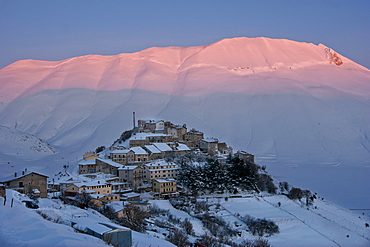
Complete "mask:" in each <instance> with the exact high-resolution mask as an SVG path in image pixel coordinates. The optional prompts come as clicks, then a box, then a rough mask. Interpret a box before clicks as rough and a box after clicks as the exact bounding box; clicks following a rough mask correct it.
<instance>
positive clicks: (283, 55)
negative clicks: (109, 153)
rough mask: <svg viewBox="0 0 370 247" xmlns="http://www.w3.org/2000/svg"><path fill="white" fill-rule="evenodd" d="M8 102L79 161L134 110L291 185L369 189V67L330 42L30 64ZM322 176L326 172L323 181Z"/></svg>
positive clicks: (18, 72)
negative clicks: (191, 131) (247, 157)
mask: <svg viewBox="0 0 370 247" xmlns="http://www.w3.org/2000/svg"><path fill="white" fill-rule="evenodd" d="M0 101H1V102H2V103H0V124H1V125H3V126H7V127H9V128H12V129H16V130H18V131H22V132H25V133H29V134H32V135H34V136H36V137H38V138H41V139H42V140H45V141H47V142H48V143H50V144H52V145H54V146H55V147H56V148H57V149H58V150H61V152H62V153H63V150H64V154H65V153H67V152H69V153H73V154H72V155H71V157H73V158H74V157H76V156H78V155H81V153H82V152H84V151H87V150H92V149H95V148H96V147H98V146H101V145H109V144H111V143H112V141H113V140H115V139H116V138H117V137H118V136H119V135H120V133H121V132H122V131H124V130H127V129H130V128H131V127H132V118H131V116H132V112H133V111H135V112H136V115H137V116H138V118H155V119H165V120H171V121H172V122H174V123H178V124H183V123H186V124H187V125H188V126H189V127H190V128H192V127H194V128H196V129H199V130H202V131H204V132H205V135H206V136H209V137H211V136H214V137H218V138H219V139H220V140H222V141H226V142H227V143H228V144H229V145H231V146H232V147H234V149H245V150H247V151H249V152H252V153H254V154H255V155H256V157H257V162H258V163H260V164H261V165H267V166H268V168H269V169H270V171H273V172H276V174H277V175H278V176H281V177H282V179H285V178H289V179H293V181H292V180H289V182H292V183H293V184H294V183H297V184H298V185H302V186H306V187H308V188H309V189H318V187H319V186H318V185H319V184H321V183H320V182H328V183H329V185H328V188H329V187H330V186H332V187H331V188H332V189H335V188H337V184H338V183H339V181H340V182H341V186H344V185H342V183H343V181H344V180H345V179H344V180H343V178H344V176H348V177H347V178H348V179H349V178H351V179H350V181H347V182H346V180H345V181H344V184H345V185H346V189H348V192H349V191H350V190H357V191H358V190H359V189H360V188H358V187H359V186H361V187H364V188H363V189H367V190H368V189H369V185H368V183H366V182H365V181H364V180H363V179H364V177H363V176H364V175H363V174H368V172H369V171H368V169H369V164H370V162H369V160H370V141H369V136H370V71H369V70H368V69H367V68H364V67H362V66H360V65H358V64H356V63H355V62H353V61H351V60H349V59H348V58H346V57H344V56H342V55H340V54H339V53H337V52H335V51H333V50H332V49H330V48H328V47H326V46H324V45H322V44H320V45H315V44H309V43H302V42H295V41H289V40H282V39H269V38H234V39H225V40H221V41H218V42H215V43H213V44H209V45H204V46H197V47H167V48H150V49H146V50H143V51H140V52H136V53H132V54H119V55H115V56H98V55H89V56H83V57H76V58H71V59H67V60H64V61H53V62H49V61H34V60H24V61H19V62H16V63H14V64H11V65H9V66H7V67H5V68H3V69H1V70H0ZM1 142H5V144H6V142H7V141H6V140H1ZM2 145H4V144H2ZM0 152H1V151H0ZM282 168H283V169H282ZM320 169H324V170H325V172H329V173H330V174H326V176H325V175H317V173H320V171H321V170H320ZM328 169H329V171H328ZM313 170H314V171H315V172H314V171H313ZM344 170H345V171H346V173H345V174H346V175H344V174H343V173H344V172H343V171H344ZM297 171H300V173H299V174H297ZM357 172H358V173H359V174H360V176H357V175H358V174H357ZM287 174H288V175H287ZM289 174H291V175H289ZM313 174H316V176H315V178H312V177H310V176H309V175H312V176H313ZM273 175H274V174H273ZM347 178H346V179H347ZM352 178H356V179H357V180H356V181H353V180H354V179H353V180H352ZM358 179H359V180H358ZM316 180H317V181H316ZM305 181H306V182H305ZM330 181H331V182H330ZM330 184H332V185H330ZM360 190H361V189H360ZM342 191H343V190H342ZM325 192H328V193H329V194H330V193H331V191H325ZM321 194H322V193H321ZM353 199H354V198H348V200H351V201H353ZM365 199H366V201H365V202H364V201H363V202H364V204H362V205H365V204H366V205H368V204H369V199H368V198H365ZM343 204H346V202H344V203H343ZM343 204H342V205H343ZM345 206H347V207H351V206H350V205H348V204H347V205H345Z"/></svg>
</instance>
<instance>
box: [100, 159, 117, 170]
mask: <svg viewBox="0 0 370 247" xmlns="http://www.w3.org/2000/svg"><path fill="white" fill-rule="evenodd" d="M97 160H99V161H101V162H104V163H106V164H108V165H110V166H114V167H117V168H120V167H122V166H123V165H121V164H118V163H117V162H114V161H113V160H110V159H101V158H99V159H97Z"/></svg>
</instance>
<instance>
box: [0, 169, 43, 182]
mask: <svg viewBox="0 0 370 247" xmlns="http://www.w3.org/2000/svg"><path fill="white" fill-rule="evenodd" d="M32 173H34V174H37V175H40V176H43V177H46V178H48V176H47V175H44V174H42V173H39V172H34V171H20V172H15V173H14V174H13V175H10V176H7V177H4V178H1V179H0V182H2V183H4V182H9V181H12V180H15V179H19V178H22V177H25V176H28V175H30V174H32Z"/></svg>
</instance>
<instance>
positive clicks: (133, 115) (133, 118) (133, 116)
mask: <svg viewBox="0 0 370 247" xmlns="http://www.w3.org/2000/svg"><path fill="white" fill-rule="evenodd" d="M132 121H133V124H134V129H135V112H133V113H132Z"/></svg>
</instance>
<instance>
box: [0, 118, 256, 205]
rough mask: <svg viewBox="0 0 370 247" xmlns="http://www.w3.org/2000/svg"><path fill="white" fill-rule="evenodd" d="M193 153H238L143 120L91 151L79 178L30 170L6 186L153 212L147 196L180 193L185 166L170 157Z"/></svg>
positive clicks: (210, 140) (245, 156)
mask: <svg viewBox="0 0 370 247" xmlns="http://www.w3.org/2000/svg"><path fill="white" fill-rule="evenodd" d="M190 151H198V152H203V153H207V154H210V155H216V154H217V155H218V156H219V157H220V160H223V159H226V157H227V156H229V155H231V154H232V148H230V147H228V146H227V145H226V143H222V142H219V141H218V140H217V139H216V138H204V134H203V133H202V132H200V131H197V130H195V129H191V130H189V131H188V130H187V127H186V125H185V124H184V125H175V124H173V123H171V122H169V121H163V120H159V121H155V120H139V121H138V126H137V127H136V126H134V129H133V130H132V131H130V133H129V136H127V138H126V139H121V140H118V141H116V142H115V143H114V144H113V145H112V146H111V147H110V148H109V149H105V150H103V151H101V152H100V153H95V152H87V153H85V154H84V155H83V159H82V160H81V161H80V162H79V167H78V171H79V175H78V176H74V177H72V176H66V177H63V178H62V177H58V178H52V179H49V180H47V179H48V177H47V176H46V175H43V174H40V173H37V172H29V171H27V170H25V171H22V172H20V173H15V174H14V176H12V177H9V178H5V179H3V180H2V181H0V182H2V183H4V185H5V187H7V188H13V189H17V190H19V191H20V192H22V193H25V194H27V193H30V192H32V193H34V194H37V195H38V196H40V197H47V192H55V193H62V194H63V195H64V196H66V197H69V198H74V197H75V196H76V195H78V194H81V193H84V194H88V195H90V196H91V198H92V200H91V201H92V203H94V204H95V205H96V206H101V205H104V204H106V203H108V202H114V201H126V202H130V203H134V204H135V205H137V206H139V207H142V208H143V209H145V210H148V207H149V206H148V203H147V202H146V201H143V200H141V199H143V198H142V195H143V194H147V195H149V196H148V198H171V197H176V196H178V195H179V193H180V192H181V189H180V187H179V186H178V185H177V176H178V171H179V167H178V166H177V165H176V164H175V163H173V162H170V161H168V160H167V161H166V159H165V158H166V157H171V156H174V155H177V154H185V153H186V152H190ZM234 155H236V156H238V157H239V158H241V159H243V160H245V161H249V162H254V156H253V155H251V154H249V153H247V152H244V151H238V152H237V153H235V154H234ZM47 186H48V189H47ZM144 192H145V193H144Z"/></svg>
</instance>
